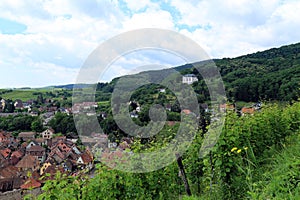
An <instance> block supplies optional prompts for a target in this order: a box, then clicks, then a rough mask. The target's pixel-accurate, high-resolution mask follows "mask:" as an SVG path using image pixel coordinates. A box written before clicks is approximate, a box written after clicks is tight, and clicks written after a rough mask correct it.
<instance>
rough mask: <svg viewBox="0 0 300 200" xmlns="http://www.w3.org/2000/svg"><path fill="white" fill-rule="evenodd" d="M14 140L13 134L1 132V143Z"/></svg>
mask: <svg viewBox="0 0 300 200" xmlns="http://www.w3.org/2000/svg"><path fill="white" fill-rule="evenodd" d="M12 139H13V136H12V134H11V133H7V132H0V143H2V142H7V141H11V140H12Z"/></svg>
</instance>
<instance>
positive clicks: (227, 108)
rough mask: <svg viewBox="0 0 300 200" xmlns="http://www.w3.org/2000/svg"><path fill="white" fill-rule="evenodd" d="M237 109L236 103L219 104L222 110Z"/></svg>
mask: <svg viewBox="0 0 300 200" xmlns="http://www.w3.org/2000/svg"><path fill="white" fill-rule="evenodd" d="M234 109H235V106H234V104H226V103H224V104H220V105H219V111H220V112H226V110H234Z"/></svg>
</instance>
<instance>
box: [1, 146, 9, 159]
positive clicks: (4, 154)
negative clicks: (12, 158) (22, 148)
mask: <svg viewBox="0 0 300 200" xmlns="http://www.w3.org/2000/svg"><path fill="white" fill-rule="evenodd" d="M0 153H1V155H2V156H3V157H4V158H7V157H8V156H9V154H10V153H11V150H10V149H8V148H6V149H2V150H0Z"/></svg>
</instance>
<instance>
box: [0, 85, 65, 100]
mask: <svg viewBox="0 0 300 200" xmlns="http://www.w3.org/2000/svg"><path fill="white" fill-rule="evenodd" d="M60 90H61V89H53V88H42V89H15V90H10V91H9V92H6V93H4V94H0V97H2V98H4V99H12V100H16V99H21V100H22V101H28V100H30V99H36V98H37V94H36V93H42V94H43V95H45V94H46V92H53V93H54V92H57V91H60ZM4 91H7V90H4V89H0V92H1V93H2V92H4Z"/></svg>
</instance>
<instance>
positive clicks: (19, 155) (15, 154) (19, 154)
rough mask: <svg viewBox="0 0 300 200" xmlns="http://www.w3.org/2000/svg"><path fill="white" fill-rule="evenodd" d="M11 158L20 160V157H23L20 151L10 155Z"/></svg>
mask: <svg viewBox="0 0 300 200" xmlns="http://www.w3.org/2000/svg"><path fill="white" fill-rule="evenodd" d="M13 156H15V157H17V158H21V157H22V156H23V153H22V152H21V151H20V150H18V151H14V152H13V153H12V154H11V157H13Z"/></svg>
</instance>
